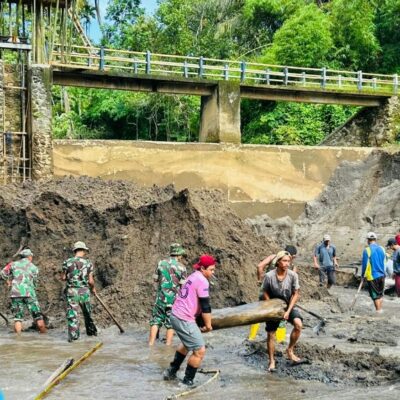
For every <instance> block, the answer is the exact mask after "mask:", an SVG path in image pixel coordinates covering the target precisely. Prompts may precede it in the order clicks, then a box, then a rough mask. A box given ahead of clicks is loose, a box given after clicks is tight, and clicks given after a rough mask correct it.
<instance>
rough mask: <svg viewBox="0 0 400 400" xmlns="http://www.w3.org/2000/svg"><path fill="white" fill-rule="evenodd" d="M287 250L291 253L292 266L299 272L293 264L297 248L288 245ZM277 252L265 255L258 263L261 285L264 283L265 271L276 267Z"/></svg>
mask: <svg viewBox="0 0 400 400" xmlns="http://www.w3.org/2000/svg"><path fill="white" fill-rule="evenodd" d="M285 251H287V252H288V253H290V256H291V264H290V265H291V267H292V270H293V271H294V272H297V267H296V266H294V265H293V261H294V259H295V258H296V256H297V249H296V247H295V246H292V245H290V244H289V245H287V246H286V247H285ZM275 257H276V254H270V255H269V256H267V257H265V258H264V259H263V260H262V261H261V262H260V263H259V264H258V265H257V281H258V283H259V285H261V284H262V283H263V280H264V276H265V273H266V272H268V271H269V270H271V269H274V268H275V264H274V260H275Z"/></svg>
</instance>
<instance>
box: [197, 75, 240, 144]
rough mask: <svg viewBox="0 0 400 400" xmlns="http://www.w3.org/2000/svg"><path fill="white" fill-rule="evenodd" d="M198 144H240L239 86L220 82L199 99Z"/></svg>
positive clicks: (233, 83)
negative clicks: (207, 94)
mask: <svg viewBox="0 0 400 400" xmlns="http://www.w3.org/2000/svg"><path fill="white" fill-rule="evenodd" d="M200 112H201V116H200V135H199V141H200V142H209V143H220V142H225V143H240V142H241V136H240V84H239V83H237V82H228V81H221V82H218V84H217V85H216V87H215V89H214V92H213V93H212V94H211V95H210V96H202V97H201V109H200Z"/></svg>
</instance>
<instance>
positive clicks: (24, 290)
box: [0, 249, 46, 333]
mask: <svg viewBox="0 0 400 400" xmlns="http://www.w3.org/2000/svg"><path fill="white" fill-rule="evenodd" d="M19 256H20V257H21V259H20V260H18V261H14V262H13V263H9V264H7V266H6V267H5V268H4V269H3V270H2V271H1V274H0V275H1V277H2V278H3V279H5V280H6V281H7V285H8V286H9V287H11V294H10V297H11V309H12V312H13V313H14V321H15V322H14V330H15V332H16V333H21V331H22V320H23V319H24V312H25V308H27V309H28V311H29V313H30V314H31V316H32V318H33V319H34V320H35V321H36V325H37V327H38V329H39V331H40V333H46V326H45V324H44V321H43V316H42V313H41V311H40V306H39V302H38V300H37V297H36V280H37V276H38V273H39V270H38V267H37V266H36V265H35V264H33V263H32V259H33V253H32V251H31V250H30V249H24V250H22V251H21V253H20V254H19Z"/></svg>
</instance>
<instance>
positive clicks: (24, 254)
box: [19, 249, 33, 258]
mask: <svg viewBox="0 0 400 400" xmlns="http://www.w3.org/2000/svg"><path fill="white" fill-rule="evenodd" d="M19 256H20V257H21V258H27V257H31V256H33V253H32V250H31V249H24V250H22V251H21V253H19Z"/></svg>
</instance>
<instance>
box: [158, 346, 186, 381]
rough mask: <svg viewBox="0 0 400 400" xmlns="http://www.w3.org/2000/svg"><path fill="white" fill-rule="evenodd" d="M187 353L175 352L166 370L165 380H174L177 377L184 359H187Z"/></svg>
mask: <svg viewBox="0 0 400 400" xmlns="http://www.w3.org/2000/svg"><path fill="white" fill-rule="evenodd" d="M185 357H186V355H183V354H182V353H179V351H176V352H175V357H174V360H173V361H172V363H171V364H170V365H169V367H168V368H167V369H166V370H165V371H164V374H163V377H164V380H165V381H172V380H173V379H176V373H177V372H178V370H179V368H180V367H181V365H182V363H183V361H184V360H185Z"/></svg>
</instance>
